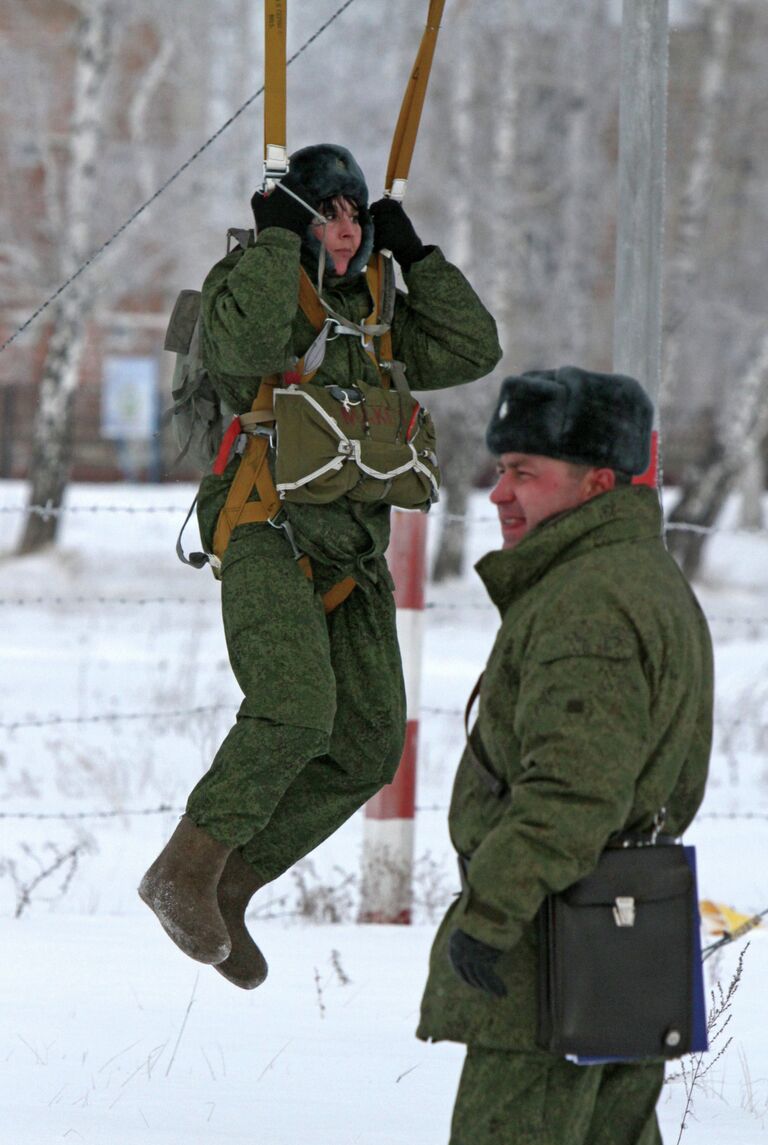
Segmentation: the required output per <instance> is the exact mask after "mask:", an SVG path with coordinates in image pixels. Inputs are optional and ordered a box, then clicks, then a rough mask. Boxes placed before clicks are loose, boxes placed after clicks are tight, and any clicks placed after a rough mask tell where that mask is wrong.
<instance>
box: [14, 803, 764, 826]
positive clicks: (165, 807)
mask: <svg viewBox="0 0 768 1145" xmlns="http://www.w3.org/2000/svg"><path fill="white" fill-rule="evenodd" d="M184 810H185V809H184V807H183V806H181V805H180V804H179V805H177V806H174V805H172V804H170V803H160V804H159V805H158V806H157V807H112V808H109V809H106V810H105V809H102V810H94V811H0V819H14V820H16V819H18V820H24V819H30V820H39V821H46V820H61V821H64V822H67V821H75V822H77V821H80V820H84V819H125V818H136V817H143V816H149V815H183V814H184ZM448 810H449V807H448V804H447V803H424V804H417V805H416V807H415V808H414V811H415V813H416V814H417V815H423V814H426V813H428V812H439V813H440V814H447V813H448ZM703 819H707V820H718V819H722V820H728V821H732V822H736V821H749V820H752V821H756V822H762V823H767V822H768V811H703V812H701V813H700V814H699V815H697V816H696V820H697V822H700V821H701V820H703Z"/></svg>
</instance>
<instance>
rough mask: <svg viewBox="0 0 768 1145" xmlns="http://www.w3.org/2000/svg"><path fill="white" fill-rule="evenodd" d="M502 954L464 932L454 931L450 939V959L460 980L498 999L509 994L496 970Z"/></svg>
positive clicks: (493, 947)
mask: <svg viewBox="0 0 768 1145" xmlns="http://www.w3.org/2000/svg"><path fill="white" fill-rule="evenodd" d="M502 953H503V951H501V950H497V949H496V947H495V946H488V944H487V943H485V942H480V940H479V939H477V938H472V937H471V935H469V934H465V933H464V931H463V930H454V931H453V932H452V933H451V936H450V938H449V939H448V957H449V958H450V960H451V966H452V967H453V969H454V970H455V971H456V973H457V974H458V976H459V978H461V980H462V981H463V982H466V984H467V985H468V986H474V987H475V988H476V989H477V990H483V991H484V992H485V993H486V994H492V995H494V997H496V998H503V997H504V996H505V995H506V993H507V987H506V986H505V985H504V983H503V982H502V980H501V978H499V976H498V974H497V973H496V971H495V970H494V966H495V965H496V963H497V962H498V960H499V959H500V958H501V955H502Z"/></svg>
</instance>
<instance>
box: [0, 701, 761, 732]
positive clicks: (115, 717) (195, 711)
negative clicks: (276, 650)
mask: <svg viewBox="0 0 768 1145" xmlns="http://www.w3.org/2000/svg"><path fill="white" fill-rule="evenodd" d="M235 708H236V704H234V703H231V704H200V705H198V706H197V707H192V708H177V709H154V710H151V711H143V712H101V713H100V714H98V715H94V716H62V715H50V716H45V717H42V718H39V717H33V716H30V717H28V718H26V719H19V720H9V721H5V722H0V731H5V732H8V733H11V732H17V731H21V730H26V729H30V728H54V727H63V726H67V725H69V726H79V727H82V726H85V725H87V724H110V723H120V722H131V721H136V720H145V721H147V722H148V723H149V722H152V721H154V720H161V721H166V722H168V723H171V722H173V721H174V720H185V719H193V718H195V717H197V716H213V715H216V714H217V713H219V712H230V713H233V712H234V711H235ZM419 712H420V714H421V715H425V716H447V717H449V718H453V719H459V718H463V717H464V709H463V708H454V707H432V706H430V705H427V704H424V705H422V706H421V707H420V708H419ZM715 729H716V730H717V731H720V732H722V733H731V732H734V731H738V730H740V729H741V730H747V731H753V732H759V733H761V734H762V735H768V723H766V722H764V721H762V720H759V719H750V718H749V717H745V716H734V717H728V716H724V715H718V716H716V717H715Z"/></svg>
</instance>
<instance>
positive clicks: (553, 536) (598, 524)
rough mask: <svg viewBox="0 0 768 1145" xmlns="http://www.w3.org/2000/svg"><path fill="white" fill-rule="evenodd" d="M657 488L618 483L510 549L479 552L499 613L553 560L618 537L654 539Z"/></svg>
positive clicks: (658, 521)
mask: <svg viewBox="0 0 768 1145" xmlns="http://www.w3.org/2000/svg"><path fill="white" fill-rule="evenodd" d="M661 535H662V516H661V507H660V505H659V498H658V494H657V492H656V491H655V490H654V489H649V488H648V487H646V486H640V485H633V486H630V487H627V486H622V487H620V488H618V489H613V490H611V492H609V493H602V494H600V495H599V496H598V497H593V498H592V500H591V501H586V502H585V503H584V504H583V505H579V506H577V507H576V508H575V509H568V510H566V512H564V513H558V514H557V515H556V516H555V517H550V518H549V519H548V520H546V521H543V522H542V523H541V524H540V525H537V526H536V528H535V529H533V530H532V531H531V532H530V533H529V534H528V536H527V537H524V538H523V539H522V541H520V543H519V544H518V545H516V546H515V548H514V549H500V550H498V551H495V552H492V553H487V554H486V555H485V556H484V557H482V558H481V559H480V560H479V561H478V562H477V564H476V565H475V569H476V570H477V573H478V575H479V576H480V579H481V580H482V582H483V584H484V585H485V587H486V590H487V592H488V595H489V596H490V598H491V600H492V601H493V603H494V604H495V605H496V607H497V608H498V609H499V611H500V612H501V614H502V616H503V615H504V613H505V612H506V610H507V609H508V608H509V606H510V605H511V604H512V603H513V602H514V601H515V600H516V599H517V598H518V597H519V596H521V595H522V594H523V593H524V592H526V591H527V589H529V588H531V587H532V585H534V584H535V583H536V582H537V581H538V580H541V578H542V577H543V576H544V575H545V573H547V572H548V571H549V570H550V568H552V567H553V566H554V565H559V564H562V563H564V562H565V561H569V560H573V559H574V557H578V556H581V555H582V554H583V553H585V552H589V551H590V550H592V549H596V548H599V547H601V546H602V545H614V544H618V543H620V542H622V541H639V540H659V539H660V538H661Z"/></svg>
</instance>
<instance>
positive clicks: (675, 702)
mask: <svg viewBox="0 0 768 1145" xmlns="http://www.w3.org/2000/svg"><path fill="white" fill-rule="evenodd" d="M477 570H478V572H479V574H480V576H481V577H482V579H483V581H484V583H485V586H486V588H487V590H488V593H489V595H490V597H491V599H492V600H493V602H494V604H495V605H496V606H497V607H498V609H499V612H500V614H501V628H500V630H499V632H498V635H497V637H496V641H495V644H494V646H493V649H492V651H491V654H490V657H489V660H488V664H487V666H486V669H485V673H484V676H483V682H482V687H481V690H480V707H479V713H478V719H477V723H476V726H475V729H474V730H473V739H474V737H479V741H480V743H481V745H482V750H483V753H484V759H485V762H486V764H487V765H488V766H489V767H490V768H491V769H492V771H493V773H494V774H495V775H496V776H497V777H498V778H500V779H502V780H503V781H504V782H505V783H506V784H507V785H508V787H509V789H510V792H511V798H499V797H498V796H497V795H494V794H493V793H492V791H491V789H490V787H489V786H488V785H487V783H486V782H484V779H483V777H482V775H481V774H480V772H479V771H478V770H477V769H476V768H475V767H473V765H472V763H471V762H470V758H469V753H468V752H466V751H465V753H464V755H463V757H462V760H461V762H460V764H459V769H458V772H457V775H456V779H455V785H454V790H453V797H452V802H451V810H450V817H449V822H450V829H451V838H452V840H453V844H454V846H455V848H456V850H457V851H458V852H459V853H460V854H462V855H465V856H468V857H469V867H468V875H467V885H466V886H465V887H464V890H463V892H462V894H461V897H460V898H459V899H458V900H457V901H456V902H455V903H454V905H453V906H452V907H451V908H450V909H449V911H448V914H447V915H446V918H445V919H444V921H443V923H442V925H441V928H440V930H439V932H438V935H437V938H436V940H435V944H434V947H433V951H432V957H431V963H430V975H429V981H428V983H427V987H426V992H425V995H424V999H423V1004H422V1016H421V1023H420V1025H419V1029H418V1036H419V1037H421V1038H434V1039H442V1038H447V1039H450V1040H453V1041H458V1042H466V1043H473V1044H479V1045H483V1046H486V1047H489V1048H497V1049H518V1050H530V1049H532V1048H534V1045H535V1026H536V965H537V950H536V926H535V916H536V913H537V911H538V909H539V907H540V905H541V903H542V902H543V900H544V898H545V897H546V895H547V894H549V893H551V892H556V891H560V890H562V889H563V888H565V887H567V886H569V885H570V884H571V883H573V882H575V881H576V880H577V879H579V878H581V877H582V876H583V875H586V874H588V873H589V872H590V871H591V870H592V869H593V868H594V867H595V865H596V862H597V859H598V856H599V855H600V852H601V851H602V850H603V848H604V846H605V843H606V841H607V840H608V838H609V837H610V836H611V835H612V834H614V833H615V832H619V831H622V830H648V829H649V828H650V827H651V826H652V823H653V819H654V816H655V814H656V812H658V811H659V809H660V808H661V807H666V810H667V819H666V826H665V831H666V832H668V833H671V834H674V835H678V834H680V833H681V832H682V831H683V830H684V829H685V828H686V827H687V826H688V824H689V823H690V822H691V820H692V818H693V816H694V815H695V813H696V810H697V808H698V807H699V804H700V802H701V800H702V797H703V793H704V784H705V781H706V776H707V767H708V760H709V752H710V746H711V733H712V689H713V669H712V650H711V642H710V637H709V630H708V627H707V623H706V620H705V619H704V616H703V614H702V612H701V609H700V608H699V605H698V603H697V601H696V599H695V597H694V595H693V593H692V592H691V589H690V588H689V586H688V584H687V582H686V581H685V579H684V577H683V576H682V574H681V573H680V571H679V569H678V568H677V565H676V564H675V563H674V561H673V560H672V558H671V557H670V556H669V554H668V553H667V551H666V549H665V548H664V544H663V541H662V539H661V516H660V510H659V505H658V499H657V497H656V494H655V493H654V492H653V491H652V490H650V489H646V488H640V487H623V488H620V489H616V490H614V491H612V492H610V493H606V494H603V495H601V496H598V497H596V498H595V499H593V500H591V501H588V502H586V503H585V504H584V505H582V506H580V507H578V508H576V509H573V510H571V511H569V512H566V513H564V514H561V515H559V516H558V517H556V518H552V519H551V520H549V521H547V522H545V523H543V524H542V525H541V526H539V527H538V528H536V529H534V530H533V531H532V532H531V533H530V534H529V535H528V536H527V537H525V538H524V539H523V541H522V542H521V543H520V544H519V545H518V546H517V547H516V548H514V549H511V550H507V551H504V550H501V551H498V552H492V553H489V554H488V555H486V556H485V557H483V559H482V560H481V561H480V562H479V564H478V565H477ZM454 927H460V928H461V929H462V930H464V931H466V932H467V933H468V934H470V935H472V936H473V937H474V938H477V939H480V940H481V941H483V942H486V943H489V944H490V945H491V946H495V947H497V948H499V949H501V950H503V951H505V953H504V955H503V956H502V958H501V960H500V961H499V963H498V966H497V968H498V969H499V972H500V974H501V977H502V978H503V979H504V980H505V982H506V984H507V988H508V991H509V993H508V995H507V997H505V998H501V999H499V998H491V997H489V996H488V995H485V994H483V993H481V992H480V991H478V990H476V989H473V988H472V987H469V986H467V985H465V984H464V983H463V982H461V981H460V980H459V979H458V978H457V977H456V976H455V975H454V973H453V970H452V969H451V967H450V965H449V962H448V956H447V938H448V935H449V933H450V931H451V930H452V929H453V928H454Z"/></svg>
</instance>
